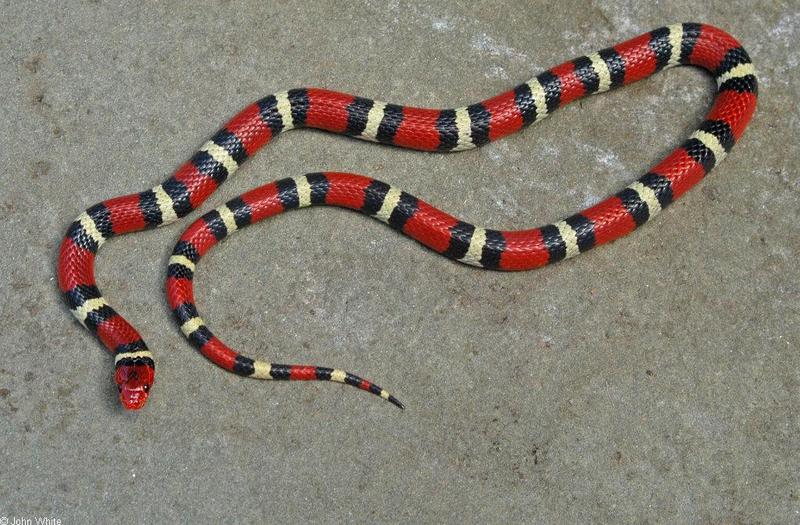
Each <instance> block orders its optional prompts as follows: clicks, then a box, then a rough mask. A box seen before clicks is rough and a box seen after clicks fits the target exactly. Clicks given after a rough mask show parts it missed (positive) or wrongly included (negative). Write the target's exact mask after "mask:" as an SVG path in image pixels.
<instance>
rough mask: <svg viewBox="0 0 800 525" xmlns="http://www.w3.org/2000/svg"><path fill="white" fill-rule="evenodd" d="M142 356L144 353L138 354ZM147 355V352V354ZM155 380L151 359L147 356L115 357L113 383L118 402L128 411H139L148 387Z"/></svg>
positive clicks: (145, 400) (148, 390)
mask: <svg viewBox="0 0 800 525" xmlns="http://www.w3.org/2000/svg"><path fill="white" fill-rule="evenodd" d="M138 353H139V354H143V353H144V352H138ZM147 354H149V352H147ZM154 379H155V367H154V365H153V359H152V357H150V356H149V355H146V356H145V355H137V356H135V357H127V356H125V355H124V354H120V355H118V356H117V364H116V371H115V372H114V382H116V383H117V389H119V400H120V401H121V402H122V406H124V407H125V408H126V409H128V410H139V409H140V408H142V407H143V406H144V404H145V402H147V396H148V395H149V394H150V387H151V386H153V380H154Z"/></svg>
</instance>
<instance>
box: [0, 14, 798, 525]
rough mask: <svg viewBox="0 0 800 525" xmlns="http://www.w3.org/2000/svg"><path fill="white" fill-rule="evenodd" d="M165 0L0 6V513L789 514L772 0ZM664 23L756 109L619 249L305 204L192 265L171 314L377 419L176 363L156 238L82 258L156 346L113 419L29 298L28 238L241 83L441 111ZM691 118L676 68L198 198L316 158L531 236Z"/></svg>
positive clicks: (68, 332) (109, 387)
mask: <svg viewBox="0 0 800 525" xmlns="http://www.w3.org/2000/svg"><path fill="white" fill-rule="evenodd" d="M165 4H167V3H166V2H163V3H156V2H149V3H145V4H144V5H140V4H139V3H130V4H127V5H114V4H110V3H107V2H6V3H5V6H4V8H3V16H2V21H1V22H0V48H2V50H3V52H2V53H1V54H0V90H2V93H3V94H4V98H5V100H4V103H3V112H4V117H3V118H2V120H1V121H0V137H1V138H2V143H3V148H2V150H1V152H0V156H1V157H2V165H3V166H4V168H5V173H4V174H3V175H2V176H1V177H0V207H1V209H2V212H3V218H4V224H5V226H4V228H3V230H2V234H0V249H2V253H3V257H2V259H0V265H1V266H0V273H2V280H0V287H2V294H3V296H4V297H5V301H4V303H3V304H2V306H0V325H1V326H2V329H1V330H0V347H1V348H2V356H3V358H2V363H0V443H2V459H0V465H2V466H1V467H0V476H1V477H2V483H1V484H0V516H4V517H6V518H8V520H9V523H14V522H13V519H14V518H16V519H18V520H23V519H32V518H33V517H42V516H45V517H54V518H58V519H61V520H62V523H65V524H66V523H83V522H109V521H112V518H113V521H123V520H124V521H126V522H133V523H137V522H138V523H147V522H172V521H182V522H213V523H219V522H238V521H244V522H279V521H280V522H283V521H285V522H298V521H301V520H302V521H305V520H309V521H314V522H328V523H333V522H341V521H348V522H355V523H394V522H404V523H418V522H465V523H478V522H493V523H501V522H502V523H508V522H528V523H552V522H564V523H579V522H586V521H593V522H628V523H634V522H635V523H669V522H672V523H675V522H680V523H797V522H800V474H799V473H800V460H799V459H798V453H800V439H799V438H798V432H800V421H799V420H798V401H800V376H798V370H800V368H799V367H798V365H799V364H800V357H799V356H798V346H799V345H800V326H799V324H798V319H800V316H799V315H798V313H800V312H799V311H800V305H799V303H800V300H799V298H800V284H799V283H798V271H797V263H796V259H797V257H798V256H799V255H800V253H798V252H800V231H799V230H798V208H799V207H800V182H798V163H799V162H800V152H798V146H797V144H798V128H800V120H798V113H797V111H796V108H797V105H798V86H799V85H800V82H799V81H800V75H798V70H797V69H798V63H799V62H800V54H798V51H797V42H798V41H799V40H800V9H799V8H798V5H797V3H796V2H767V1H765V2H759V3H752V2H747V1H743V0H726V1H710V2H703V3H698V2H677V3H672V2H662V3H659V5H655V6H648V7H646V8H645V7H643V6H644V5H645V3H639V2H635V1H628V2H592V3H584V2H575V1H564V2H558V3H557V6H556V5H554V4H553V3H552V2H548V3H540V4H533V3H531V2H511V1H508V2H497V3H494V2H484V3H481V4H479V5H478V4H472V3H471V2H444V3H432V2H424V1H423V2H419V3H413V4H406V3H404V2H398V1H388V2H387V1H377V0H376V1H366V2H341V3H338V4H332V3H317V4H315V3H303V2H279V3H275V5H267V4H265V3H263V2H249V3H246V4H239V3H236V2H219V3H213V4H204V3H194V2H187V3H185V4H183V5H180V6H178V5H177V3H174V2H169V4H170V7H167V6H166V5H165ZM200 4H203V5H200ZM685 20H698V21H705V22H709V23H713V24H715V25H719V26H721V27H724V28H726V29H727V30H728V31H730V32H731V33H732V34H734V35H735V36H737V37H738V38H739V39H741V40H742V42H744V44H745V45H746V47H747V49H748V50H749V51H750V52H751V54H752V56H753V59H754V61H755V62H756V65H757V67H758V70H759V72H760V82H761V88H762V95H761V98H760V102H759V109H758V112H757V115H756V118H755V121H754V122H753V124H752V125H751V127H750V129H749V130H748V131H747V133H746V135H745V137H744V139H743V140H742V141H741V142H740V143H739V144H738V145H737V146H736V148H735V149H734V150H733V152H732V154H731V155H730V156H729V157H728V158H727V159H726V160H725V162H724V163H723V164H722V165H721V166H720V167H719V168H718V169H717V170H716V171H715V172H714V174H713V176H711V177H709V178H708V179H707V180H705V181H704V182H703V183H702V185H701V187H699V188H698V189H696V190H694V191H692V192H690V193H689V194H688V195H687V196H686V197H685V198H684V199H683V200H681V201H680V202H678V203H677V204H675V205H674V206H673V207H671V208H670V209H669V210H668V211H667V212H666V213H664V214H662V215H661V216H659V217H658V218H657V220H655V221H654V223H653V224H649V225H647V226H646V227H645V228H643V229H641V230H640V231H638V232H636V233H635V234H634V235H633V236H631V237H628V238H625V239H623V240H621V241H619V242H617V243H614V244H613V245H611V246H605V247H602V248H600V249H597V250H594V251H592V252H590V253H589V254H587V255H583V256H581V257H579V258H577V259H574V260H571V261H569V262H566V263H561V264H558V265H555V266H552V267H549V268H546V269H543V270H539V271H536V272H528V273H520V274H513V275H508V274H500V273H491V272H481V271H478V270H474V269H471V268H468V267H464V266H461V265H458V264H455V263H451V262H449V261H447V260H445V259H442V258H440V257H438V256H437V255H435V254H433V253H431V252H429V251H425V250H424V249H421V248H420V247H419V246H418V245H417V244H416V243H414V242H413V241H411V240H409V239H406V238H404V237H402V236H400V235H397V234H396V233H395V232H393V231H391V230H390V229H388V228H386V227H384V226H383V225H381V224H379V223H377V222H375V221H372V220H369V219H367V218H365V217H362V216H359V215H357V214H353V213H347V212H344V211H341V210H331V209H313V210H310V211H303V212H297V213H292V214H287V215H284V216H281V217H278V218H276V219H274V220H270V221H268V222H267V223H264V224H262V225H259V226H258V227H254V228H251V229H249V230H248V231H245V232H243V233H241V234H239V236H238V237H237V238H235V239H232V240H231V241H229V242H228V243H226V244H225V245H223V246H222V247H220V248H219V249H217V250H216V251H215V252H214V253H213V254H212V255H211V256H210V257H208V258H207V259H206V260H205V261H204V262H203V263H202V264H201V265H200V267H199V268H200V269H199V273H198V277H197V282H198V285H197V286H198V300H199V306H200V309H201V312H202V313H204V317H205V318H206V320H207V321H208V322H209V325H210V326H211V327H212V329H214V331H215V332H216V333H217V334H218V335H220V336H222V337H223V338H225V339H227V340H228V342H229V343H231V344H232V345H234V346H235V347H237V348H239V349H241V350H243V351H246V352H247V353H250V354H254V355H257V356H261V357H264V358H268V359H274V360H276V361H290V362H292V361H294V362H311V363H316V364H321V365H331V366H339V367H343V368H345V369H348V370H351V371H353V372H356V373H360V374H363V375H365V376H366V377H369V378H372V379H374V380H375V381H377V382H378V383H379V384H381V385H384V386H385V387H387V388H388V389H390V390H392V391H393V392H395V393H396V394H397V395H398V396H399V397H400V398H401V399H402V400H403V401H404V402H405V403H406V405H407V407H408V409H407V410H406V411H405V412H401V411H398V410H396V409H394V408H393V407H392V406H390V405H388V404H386V403H382V402H380V401H379V400H377V399H374V398H372V397H370V396H368V395H366V394H363V393H361V392H358V391H355V390H353V389H351V388H346V387H341V386H338V385H331V384H265V383H261V382H257V381H248V380H244V379H241V378H238V377H235V376H233V375H231V374H227V373H225V372H223V371H221V370H220V369H218V368H216V367H215V366H213V365H212V364H210V363H208V362H207V361H205V360H204V359H203V358H202V357H201V356H200V355H198V354H197V353H196V352H195V351H194V350H193V349H192V348H191V347H190V346H189V344H188V343H187V342H186V341H185V340H184V339H183V337H182V336H181V334H180V333H179V331H178V329H177V327H176V326H175V325H174V324H173V321H172V319H171V317H170V315H169V312H168V309H167V306H166V304H165V303H166V301H165V299H164V295H163V282H162V280H163V275H164V271H165V270H164V269H165V263H166V261H167V259H168V256H169V253H170V251H171V249H172V246H173V245H174V242H175V240H176V238H177V237H178V235H179V234H180V232H181V231H182V229H183V228H185V227H186V226H187V225H188V224H189V220H184V221H182V222H181V224H180V225H176V226H173V227H169V228H165V229H162V230H159V231H152V232H148V233H142V234H138V235H134V236H129V237H125V238H121V239H117V240H115V241H114V242H111V243H110V244H109V245H108V246H107V247H106V248H104V250H103V252H102V255H101V256H100V258H99V263H98V268H97V272H98V280H99V282H100V284H101V288H102V289H103V290H104V292H105V294H106V296H107V297H108V298H109V299H110V300H111V302H112V304H114V305H116V306H118V307H119V309H120V310H121V311H122V312H123V313H124V314H125V315H127V316H128V318H129V319H131V320H132V321H133V322H134V323H135V324H136V326H137V327H139V328H140V330H141V331H142V332H143V334H144V335H145V337H146V339H147V341H148V342H149V344H150V346H151V347H152V348H153V349H154V351H155V352H156V353H157V365H158V378H157V382H156V385H155V387H154V390H153V394H152V396H151V400H150V403H149V406H148V407H147V409H146V410H144V411H143V412H141V413H124V412H123V411H122V410H121V409H120V408H119V406H118V404H117V401H116V399H115V389H114V386H113V384H112V380H111V375H112V360H111V358H110V357H109V356H108V355H107V354H106V353H105V352H104V350H103V349H102V348H101V346H100V345H99V344H98V343H97V342H96V341H95V340H94V339H93V338H92V337H91V336H90V335H89V334H88V333H86V332H85V331H83V330H82V329H81V328H80V326H79V325H78V324H77V323H76V322H75V321H74V320H73V319H72V318H71V317H70V316H69V314H68V312H67V309H66V308H65V306H64V305H63V303H62V302H61V300H60V298H59V296H58V294H57V290H56V284H55V281H54V261H55V254H56V248H57V245H58V242H59V240H60V238H61V236H62V234H63V232H64V230H65V228H66V227H67V225H68V224H69V222H70V221H71V220H72V219H73V218H74V217H75V216H76V215H77V214H78V213H79V212H80V211H81V210H83V209H84V208H85V207H87V206H89V205H91V204H93V203H95V202H97V201H99V200H102V199H105V198H108V197H111V196H114V195H118V194H123V193H129V192H134V191H140V190H143V189H145V188H149V187H151V186H153V185H155V184H156V183H157V182H159V181H161V180H162V179H163V178H165V177H166V176H167V175H168V174H169V173H170V172H171V170H172V169H174V168H176V167H177V166H178V165H179V164H180V163H181V162H183V161H184V160H185V159H186V158H188V157H189V156H190V155H191V154H192V153H193V152H194V150H195V149H196V148H197V147H198V146H199V145H200V144H202V143H203V142H204V141H205V139H206V138H207V137H208V136H210V135H211V134H212V133H213V132H214V131H215V130H216V129H217V128H218V127H219V125H221V124H222V123H224V122H225V121H226V120H227V119H228V118H229V117H230V116H232V115H233V114H234V113H236V112H237V111H238V110H239V109H240V108H241V107H243V106H244V105H246V104H247V103H249V102H251V101H253V100H255V99H257V98H259V97H261V96H263V95H265V94H268V93H272V92H275V91H278V90H282V89H287V88H291V87H297V86H303V85H322V86H327V87H331V88H335V89H340V90H345V91H349V92H356V93H358V94H361V95H364V96H369V97H375V98H380V99H382V100H388V101H393V102H399V103H407V104H416V105H429V106H453V105H460V104H463V103H468V102H473V101H475V100H479V99H481V98H483V97H487V96H490V95H493V94H495V93H499V92H500V91H502V90H504V89H506V88H508V87H510V86H512V85H515V84H516V83H517V82H519V81H523V80H526V79H528V78H529V77H531V76H532V75H533V74H535V73H537V72H539V71H541V70H542V69H544V68H547V67H549V66H552V65H555V64H557V63H560V62H562V61H564V60H567V59H571V58H574V57H575V56H577V55H579V54H583V53H587V52H591V51H594V50H596V49H599V48H601V47H605V46H607V45H610V44H613V43H616V42H619V41H621V40H623V39H625V38H628V37H631V36H634V35H637V34H639V33H641V32H644V31H646V30H650V29H652V28H654V27H658V26H660V25H664V24H667V23H673V22H678V21H685ZM711 97H712V81H711V80H710V78H709V77H708V76H706V75H705V74H704V73H702V72H700V71H696V70H691V69H687V68H680V69H678V70H673V71H671V72H668V73H665V74H660V75H657V76H656V77H655V78H652V79H650V80H648V81H645V82H642V83H640V84H638V85H635V86H631V87H628V88H626V89H624V90H622V91H616V92H613V93H609V94H606V95H603V96H599V97H594V98H592V99H588V100H585V101H583V102H582V103H580V104H574V105H572V106H570V107H568V108H566V109H563V110H561V111H560V112H559V114H557V115H556V116H554V117H553V118H552V119H548V121H545V122H543V123H541V124H539V125H537V126H535V127H534V128H530V129H528V130H527V131H526V132H524V133H521V134H517V135H515V136H513V137H510V138H508V139H506V140H504V141H501V142H499V143H495V144H490V145H487V146H486V147H484V148H482V149H480V150H479V151H474V152H468V153H460V154H452V155H430V154H423V153H417V152H408V151H402V150H399V149H393V148H388V147H378V146H375V145H372V144H367V143H362V142H359V141H355V140H351V139H347V138H343V137H339V136H334V135H328V134H324V133H320V132H313V131H299V132H294V133H291V134H287V135H286V136H284V137H281V138H280V139H279V140H277V141H276V142H274V143H273V144H271V145H270V146H268V147H267V149H266V150H265V151H263V152H261V153H260V154H259V155H258V156H256V158H254V159H252V160H251V161H250V162H249V164H248V165H247V166H246V167H245V168H244V169H243V170H241V171H240V172H239V174H237V176H236V177H235V178H234V179H233V180H231V181H229V182H228V183H227V184H226V185H225V186H224V187H223V189H222V190H221V191H220V192H219V194H218V195H215V196H214V197H213V198H212V199H211V202H209V203H207V204H206V206H205V207H204V210H205V209H208V207H209V206H211V205H212V204H213V205H215V204H218V203H220V202H223V201H224V200H227V199H229V198H231V197H233V196H235V195H237V194H239V193H241V192H243V191H245V190H246V189H249V188H251V187H254V186H256V185H258V184H261V183H265V182H267V181H270V180H272V179H275V178H279V177H284V176H289V175H299V174H302V173H305V172H309V171H316V170H320V169H338V170H348V171H355V172H360V173H364V174H369V175H373V176H376V177H379V178H381V179H384V180H386V181H389V182H392V183H395V184H398V185H399V186H401V187H402V188H404V189H406V190H408V191H410V192H412V193H413V194H415V195H418V196H421V197H423V198H424V199H426V200H428V201H429V202H431V203H434V204H436V205H438V206H440V207H442V208H443V209H445V210H448V211H450V212H452V213H454V214H456V215H459V216H462V217H464V218H465V219H467V220H470V221H473V222H478V223H481V224H485V225H487V226H493V227H506V228H512V227H528V226H534V225H539V224H542V223H545V222H548V221H551V220H554V219H557V218H560V217H562V216H565V215H567V214H569V213H571V212H573V211H575V210H577V209H579V208H581V207H583V206H584V205H586V204H588V203H592V202H595V201H597V200H598V199H600V198H601V197H603V196H605V195H606V194H609V193H611V192H613V191H616V190H618V189H619V188H621V187H623V186H624V185H625V184H626V183H627V182H628V181H631V180H633V179H634V178H636V177H638V176H639V175H640V174H641V173H643V172H644V170H646V169H647V168H648V167H649V166H650V165H651V164H652V163H654V162H655V161H656V160H658V159H659V158H660V157H661V156H662V155H664V154H665V153H667V152H668V151H669V150H671V149H672V148H673V147H674V146H676V145H677V144H679V143H680V142H681V141H682V140H683V138H684V137H686V136H687V135H688V133H689V132H690V131H691V130H692V129H694V126H696V125H697V123H698V122H699V121H700V119H701V118H702V115H703V114H704V112H705V111H706V110H707V108H708V107H709V103H710V100H711ZM197 215H198V214H197V213H195V214H193V216H192V217H196V216H197ZM21 523H24V522H21Z"/></svg>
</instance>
